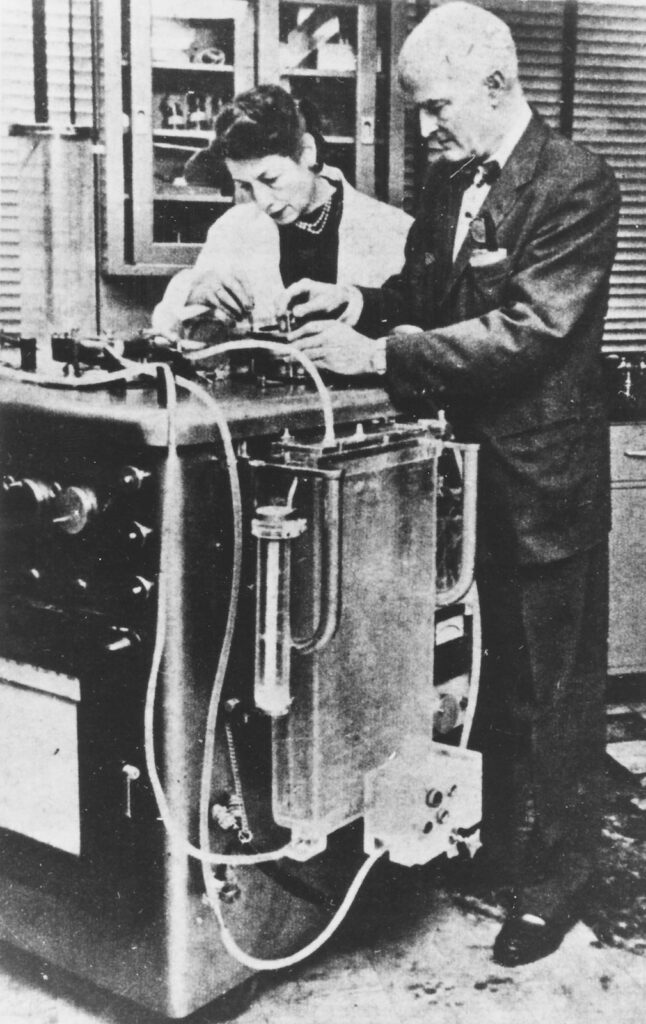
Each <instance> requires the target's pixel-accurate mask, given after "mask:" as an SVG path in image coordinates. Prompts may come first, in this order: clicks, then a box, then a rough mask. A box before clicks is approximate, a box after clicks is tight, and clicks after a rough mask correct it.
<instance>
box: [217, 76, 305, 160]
mask: <svg viewBox="0 0 646 1024" xmlns="http://www.w3.org/2000/svg"><path fill="white" fill-rule="evenodd" d="M304 132H309V133H310V135H312V137H313V138H314V142H315V144H316V166H315V167H314V168H313V169H314V170H315V171H320V169H321V167H322V165H323V146H324V139H323V133H322V131H321V122H320V118H319V114H318V111H317V110H316V107H315V106H314V104H312V103H310V101H309V100H305V99H304V100H300V101H297V100H295V99H294V97H293V96H291V95H290V93H288V92H286V91H285V89H282V88H281V87H280V86H279V85H257V86H256V87H255V88H254V89H248V90H247V91H246V92H241V93H239V94H238V95H237V96H236V97H235V99H233V100H232V101H231V103H227V105H226V106H225V107H223V108H222V110H221V111H220V113H219V114H218V116H217V118H216V120H215V134H216V138H217V140H218V142H219V144H220V146H221V148H222V152H223V154H224V156H225V157H229V158H230V159H231V160H259V159H260V158H261V157H263V156H269V155H270V154H278V155H279V156H289V157H291V158H292V160H298V159H299V158H300V155H301V153H302V151H303V134H304Z"/></svg>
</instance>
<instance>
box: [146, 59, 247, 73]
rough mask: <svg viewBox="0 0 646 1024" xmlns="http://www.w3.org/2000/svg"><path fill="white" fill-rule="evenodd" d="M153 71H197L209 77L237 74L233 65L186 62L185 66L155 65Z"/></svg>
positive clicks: (179, 64) (178, 64) (177, 64)
mask: <svg viewBox="0 0 646 1024" xmlns="http://www.w3.org/2000/svg"><path fill="white" fill-rule="evenodd" d="M152 68H153V71H181V72H184V71H195V72H197V73H199V74H207V75H232V74H234V72H235V68H234V66H233V64H194V63H191V61H186V63H185V64H181V63H179V62H178V63H176V64H153V66H152Z"/></svg>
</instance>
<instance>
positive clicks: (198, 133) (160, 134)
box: [153, 128, 213, 144]
mask: <svg viewBox="0 0 646 1024" xmlns="http://www.w3.org/2000/svg"><path fill="white" fill-rule="evenodd" d="M212 138H213V132H212V131H209V130H207V129H206V128H155V129H154V131H153V140H154V141H155V143H156V144H157V142H158V140H159V144H161V143H162V140H163V141H164V142H168V140H169V139H170V141H171V143H172V142H176V141H179V140H180V139H204V140H205V141H207V142H208V141H210V140H211V139H212Z"/></svg>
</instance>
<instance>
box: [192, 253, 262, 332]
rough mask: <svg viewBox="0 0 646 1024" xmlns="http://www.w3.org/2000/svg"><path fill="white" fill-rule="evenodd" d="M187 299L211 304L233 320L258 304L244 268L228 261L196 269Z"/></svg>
mask: <svg viewBox="0 0 646 1024" xmlns="http://www.w3.org/2000/svg"><path fill="white" fill-rule="evenodd" d="M186 302H187V304H189V303H190V304H191V305H193V304H195V305H206V306H210V307H212V308H213V309H216V310H220V311H221V312H223V313H225V314H226V316H227V317H228V318H229V319H232V320H244V319H245V318H246V317H247V316H249V313H250V312H251V311H252V309H253V307H254V301H253V294H252V291H251V288H250V285H249V282H248V281H247V280H246V277H245V273H244V271H243V270H242V269H241V268H239V267H233V266H226V265H225V266H218V267H217V268H216V267H212V268H209V269H208V270H202V271H197V272H196V273H194V274H193V277H192V282H191V288H190V291H189V293H188V296H187V299H186Z"/></svg>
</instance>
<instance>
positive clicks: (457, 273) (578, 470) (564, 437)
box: [285, 2, 619, 966]
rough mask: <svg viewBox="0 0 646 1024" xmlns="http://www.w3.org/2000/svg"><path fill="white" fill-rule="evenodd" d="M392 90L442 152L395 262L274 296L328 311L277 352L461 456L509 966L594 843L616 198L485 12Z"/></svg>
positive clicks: (577, 876)
mask: <svg viewBox="0 0 646 1024" xmlns="http://www.w3.org/2000/svg"><path fill="white" fill-rule="evenodd" d="M399 73H400V78H401V81H402V83H403V86H404V88H405V89H406V91H407V92H408V93H409V95H410V96H411V97H412V98H413V100H414V102H415V103H416V105H417V106H418V109H419V116H420V126H421V130H422V133H423V134H424V135H425V136H433V139H434V141H435V143H436V144H437V146H438V147H439V148H440V149H441V151H442V153H441V156H440V158H439V159H438V160H436V161H435V162H434V163H433V164H432V165H431V167H430V170H429V173H428V177H427V181H426V184H425V187H424V191H423V195H422V199H421V205H420V211H419V214H418V216H417V218H416V220H415V223H414V225H413V227H412V229H411V232H410V235H409V238H408V243H407V250H406V262H405V266H404V267H403V269H402V271H401V273H400V274H399V275H397V276H396V277H395V278H391V279H390V280H389V281H387V282H386V283H385V284H384V286H383V287H382V288H381V289H376V290H370V289H360V290H359V289H356V288H355V289H347V288H346V289H339V288H338V287H335V286H321V285H319V284H317V283H315V282H312V281H303V282H300V283H297V284H295V285H293V286H292V288H291V289H289V290H288V292H287V293H286V296H285V301H286V302H291V303H292V304H293V303H294V302H295V303H296V305H295V306H294V313H295V315H296V316H299V315H301V316H303V315H308V316H310V317H311V316H312V315H315V314H316V313H317V312H320V313H323V312H324V313H330V312H332V311H335V310H339V309H341V310H342V312H341V315H340V318H339V319H337V320H336V321H325V320H321V319H318V320H317V319H314V320H310V322H309V323H306V324H305V325H304V326H302V327H301V328H300V329H299V330H298V331H297V332H296V334H295V336H294V337H295V344H297V345H298V347H299V348H300V349H301V350H302V351H304V352H306V353H307V354H308V355H309V356H310V357H311V358H312V359H313V360H314V362H315V363H316V364H318V365H319V366H320V367H324V368H327V369H329V370H331V371H334V372H336V373H341V374H363V373H366V372H373V373H378V374H382V375H383V381H384V384H385V386H386V388H387V389H388V391H389V393H390V395H391V396H392V398H393V401H394V402H395V403H396V405H397V406H399V407H400V408H402V409H403V410H407V411H409V412H412V413H416V414H419V415H421V416H424V415H429V414H432V412H433V409H434V408H437V407H438V406H440V407H442V408H444V409H445V410H446V412H447V415H448V417H449V420H450V422H451V423H452V424H453V427H454V429H455V432H456V435H457V436H458V437H459V438H460V439H461V440H466V441H473V442H479V443H480V445H481V461H480V490H479V550H478V565H477V575H478V583H479V588H480V595H481V603H482V606H483V623H484V630H483V643H484V648H485V659H484V662H485V664H484V678H483V683H482V696H481V700H480V705H481V710H480V712H479V722H478V723H477V735H478V742H479V744H480V746H481V749H482V750H483V753H484V794H483V797H484V814H483V829H482V837H483V843H484V852H485V853H486V861H485V863H486V865H487V866H488V868H490V869H497V870H498V871H499V872H501V873H502V872H504V873H505V874H506V875H507V876H508V877H509V879H510V882H511V884H512V886H513V890H514V893H515V901H514V902H513V904H512V911H511V913H510V916H509V917H508V919H507V921H506V922H505V924H504V926H503V928H502V930H501V932H500V933H499V935H498V937H497V939H496V943H495V946H494V958H495V959H496V960H497V961H498V962H499V963H501V964H503V965H505V966H514V965H517V964H520V963H527V962H530V961H532V960H535V959H538V958H539V957H541V956H545V955H547V954H548V953H550V952H552V951H553V950H554V949H556V948H557V947H558V945H559V944H560V941H561V939H562V937H563V935H564V934H565V932H566V930H567V928H568V927H569V925H570V924H571V923H572V921H573V920H574V919H575V918H576V916H577V905H578V901H579V900H580V898H581V894H582V892H583V890H584V887H585V886H587V885H589V883H590V879H591V877H592V872H593V868H594V859H595V848H596V845H597V841H598V836H599V833H600V787H601V781H602V757H603V744H604V714H603V712H604V706H603V698H604V685H605V675H606V636H607V534H608V528H609V472H608V436H607V431H608V427H607V422H606V414H605V409H604V398H603V387H602V377H601V358H600V344H601V337H602V329H603V320H604V315H605V312H606V307H607V300H608V279H609V274H610V268H611V266H612V262H613V258H614V253H615V245H616V234H617V217H618V208H619V195H618V189H617V186H616V184H615V181H614V178H613V175H612V173H611V171H610V170H609V168H608V167H607V166H606V164H605V163H604V162H603V160H601V159H600V158H598V157H596V156H594V155H592V154H591V153H589V152H587V151H586V150H585V149H583V148H581V147H578V146H576V145H574V144H573V143H572V142H570V141H568V140H567V139H564V138H561V137H560V136H559V135H557V134H556V133H555V132H553V131H552V130H551V129H550V128H549V127H548V126H547V125H546V124H545V123H544V122H543V121H542V120H541V119H540V118H539V117H538V116H537V115H536V114H533V113H532V111H531V110H530V108H529V107H528V105H527V102H526V100H525V98H524V95H523V92H522V88H521V85H520V83H519V80H518V73H517V63H516V53H515V47H514V44H513V40H512V39H511V35H510V33H509V30H508V29H507V27H506V26H505V25H504V23H503V22H502V21H500V20H499V19H498V18H496V17H494V16H493V15H491V14H490V13H488V12H487V11H484V10H483V9H481V8H479V7H474V6H472V5H470V4H467V3H462V2H455V3H448V4H446V5H443V6H441V7H439V8H437V9H435V10H433V11H432V12H431V13H430V14H429V15H427V17H426V18H425V19H424V21H423V22H421V23H420V25H418V26H417V28H416V29H415V30H414V31H413V33H412V34H411V35H410V37H409V38H408V39H407V41H406V43H405V44H404V47H403V50H402V53H401V56H400V62H399ZM473 172H475V175H474V173H473ZM399 325H412V327H416V328H417V330H416V331H412V330H411V329H410V327H409V328H408V329H405V330H403V331H402V330H398V329H397V328H398V326H399ZM481 863H482V861H481Z"/></svg>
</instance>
